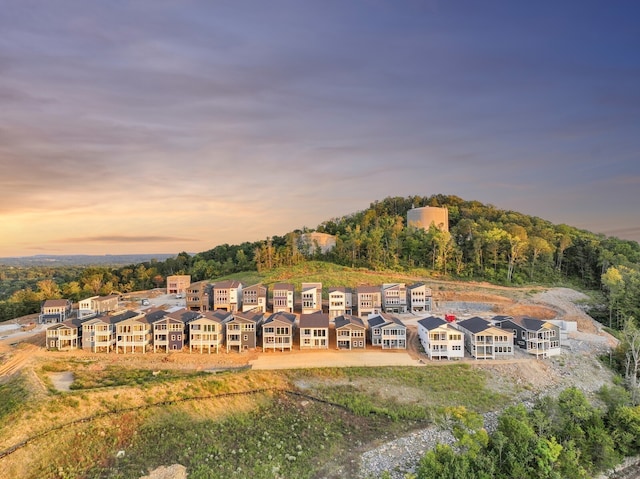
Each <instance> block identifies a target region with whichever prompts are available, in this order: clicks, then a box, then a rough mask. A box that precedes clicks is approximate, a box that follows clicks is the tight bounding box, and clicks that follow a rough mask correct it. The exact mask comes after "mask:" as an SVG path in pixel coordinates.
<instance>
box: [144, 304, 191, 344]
mask: <svg viewBox="0 0 640 479" xmlns="http://www.w3.org/2000/svg"><path fill="white" fill-rule="evenodd" d="M201 314H202V313H200V312H199V311H189V310H188V309H179V310H177V311H173V312H171V313H166V314H164V315H163V316H162V317H161V318H159V319H155V318H150V317H149V315H148V314H147V318H148V319H149V322H150V323H151V325H152V327H153V352H154V353H155V352H156V350H158V349H164V351H165V352H167V353H168V352H169V351H182V349H183V348H184V344H185V340H186V338H185V325H186V323H187V321H190V320H192V319H195V318H197V317H199V316H200V315H201Z"/></svg>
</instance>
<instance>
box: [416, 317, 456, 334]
mask: <svg viewBox="0 0 640 479" xmlns="http://www.w3.org/2000/svg"><path fill="white" fill-rule="evenodd" d="M418 324H419V325H420V326H422V327H423V328H425V329H426V330H428V331H431V330H433V329H436V328H439V327H440V326H442V325H443V324H449V323H447V322H446V321H445V320H444V319H442V318H437V317H435V316H429V317H428V318H424V319H420V320H418Z"/></svg>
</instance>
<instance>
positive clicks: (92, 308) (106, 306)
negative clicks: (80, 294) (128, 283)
mask: <svg viewBox="0 0 640 479" xmlns="http://www.w3.org/2000/svg"><path fill="white" fill-rule="evenodd" d="M119 300H120V297H119V296H118V295H117V294H110V295H108V296H91V297H90V298H86V299H83V300H82V301H79V302H78V319H86V318H91V317H93V316H96V315H98V314H102V313H110V312H112V311H117V310H118V302H119Z"/></svg>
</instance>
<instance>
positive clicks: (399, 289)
mask: <svg viewBox="0 0 640 479" xmlns="http://www.w3.org/2000/svg"><path fill="white" fill-rule="evenodd" d="M382 309H383V311H384V312H385V313H406V312H407V288H406V286H405V284H404V283H385V284H383V285H382Z"/></svg>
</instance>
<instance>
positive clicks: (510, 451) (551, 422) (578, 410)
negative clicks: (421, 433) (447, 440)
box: [414, 386, 640, 479]
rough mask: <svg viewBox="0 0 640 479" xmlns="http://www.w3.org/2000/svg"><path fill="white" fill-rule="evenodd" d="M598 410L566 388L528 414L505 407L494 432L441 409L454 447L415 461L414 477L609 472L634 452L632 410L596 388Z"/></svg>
mask: <svg viewBox="0 0 640 479" xmlns="http://www.w3.org/2000/svg"><path fill="white" fill-rule="evenodd" d="M599 396H600V399H601V400H602V401H603V402H604V404H605V405H606V406H605V408H604V409H602V410H601V409H599V408H597V407H594V406H592V405H591V404H590V403H589V402H588V401H587V399H586V398H585V396H584V394H583V393H582V392H581V391H580V390H578V389H576V388H569V389H566V390H564V391H563V392H561V393H560V395H559V396H558V397H557V398H552V397H545V398H543V399H540V400H538V401H537V402H536V403H535V404H534V406H533V408H531V409H530V410H528V409H527V408H525V406H523V405H517V406H512V407H510V408H508V409H506V410H505V411H504V413H502V414H501V415H500V417H499V418H498V425H497V428H496V430H495V431H494V432H492V433H491V434H488V433H487V431H486V430H485V429H484V428H483V427H482V417H481V416H479V415H477V414H474V413H470V412H467V411H465V410H464V409H461V408H450V409H448V411H447V412H448V420H449V422H450V425H451V428H452V431H453V435H454V437H455V438H456V443H455V444H454V445H453V446H449V445H442V444H441V445H438V446H436V448H435V449H433V450H431V451H429V452H427V453H426V454H425V456H424V457H423V458H422V460H421V461H420V464H419V467H418V470H417V474H416V476H414V477H416V478H417V479H489V478H493V479H501V478H504V479H511V478H515V477H518V478H522V479H564V478H569V477H570V478H572V479H580V478H587V477H594V476H595V475H596V474H597V473H599V472H604V471H610V470H611V469H612V468H613V467H614V466H615V465H617V464H619V463H620V461H621V459H622V458H624V457H628V456H634V455H637V454H638V453H640V406H632V405H631V402H630V398H629V395H628V393H627V392H626V390H625V389H624V388H622V387H618V386H614V387H612V388H607V387H603V388H602V389H601V390H600V392H599Z"/></svg>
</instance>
